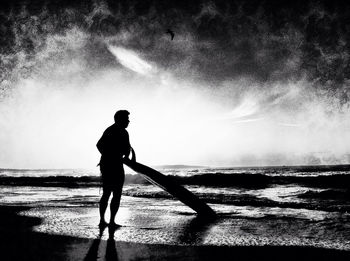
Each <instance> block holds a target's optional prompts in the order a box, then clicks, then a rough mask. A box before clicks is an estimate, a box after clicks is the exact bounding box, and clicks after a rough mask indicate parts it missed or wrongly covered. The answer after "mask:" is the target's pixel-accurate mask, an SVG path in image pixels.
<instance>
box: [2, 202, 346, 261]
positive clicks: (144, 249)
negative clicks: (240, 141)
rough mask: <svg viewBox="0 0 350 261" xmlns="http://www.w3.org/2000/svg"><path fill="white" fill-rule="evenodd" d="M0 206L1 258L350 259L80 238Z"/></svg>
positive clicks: (283, 249) (273, 249)
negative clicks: (53, 231) (49, 229)
mask: <svg viewBox="0 0 350 261" xmlns="http://www.w3.org/2000/svg"><path fill="white" fill-rule="evenodd" d="M30 208H31V207H27V206H0V216H1V221H2V222H1V225H0V233H1V234H2V237H1V238H2V240H1V241H2V242H1V244H0V251H1V260H104V258H106V259H107V260H108V259H109V258H111V259H113V260H139V259H143V260H149V259H152V260H213V259H217V260H232V259H235V260H280V259H283V260H295V259H296V258H298V259H300V260H306V259H310V258H312V259H315V258H323V259H326V260H327V259H328V260H331V259H333V260H349V257H350V251H344V250H334V249H325V248H316V247H302V246H300V247H299V246H183V245H181V246H180V245H166V244H146V243H145V244H143V243H131V242H123V241H115V240H114V239H107V240H106V239H101V238H99V237H96V238H95V239H89V238H79V237H72V236H63V235H53V234H48V233H42V232H35V231H33V227H34V226H37V225H39V224H41V223H42V222H43V219H41V218H38V217H27V216H22V215H18V214H17V213H18V212H20V211H25V210H29V209H30Z"/></svg>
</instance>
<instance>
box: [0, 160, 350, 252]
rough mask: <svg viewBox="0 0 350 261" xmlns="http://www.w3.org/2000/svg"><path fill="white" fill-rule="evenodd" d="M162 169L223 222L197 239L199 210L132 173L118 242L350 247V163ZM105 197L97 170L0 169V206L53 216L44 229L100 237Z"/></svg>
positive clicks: (122, 204) (122, 212) (125, 196)
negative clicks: (100, 211) (100, 212)
mask: <svg viewBox="0 0 350 261" xmlns="http://www.w3.org/2000/svg"><path fill="white" fill-rule="evenodd" d="M157 169H158V170H159V171H160V172H162V173H163V174H165V175H168V176H169V177H171V178H172V179H174V182H178V183H180V184H183V185H184V186H185V187H186V188H188V189H189V190H190V191H192V192H193V193H195V194H196V195H197V196H198V197H200V198H201V199H203V200H204V201H206V202H207V203H208V204H209V205H210V206H211V207H212V208H213V209H214V210H215V211H216V212H217V213H218V217H219V218H218V220H217V221H216V222H215V223H214V224H212V226H209V227H206V230H205V233H203V231H204V230H201V231H200V232H201V233H199V232H198V231H197V232H196V233H194V232H193V231H192V230H190V231H192V232H193V233H192V232H191V233H192V234H196V235H192V234H191V233H190V234H191V235H187V236H184V235H183V234H184V231H187V232H186V233H187V234H188V229H186V228H188V226H191V224H192V223H193V222H192V221H191V220H193V218H194V217H195V215H194V212H193V211H192V210H191V209H190V208H188V207H187V206H185V205H183V204H182V203H181V202H179V201H177V200H176V199H174V198H173V197H172V196H171V195H169V194H168V193H167V192H165V191H163V190H162V189H160V188H159V187H156V186H154V185H152V184H150V183H148V182H147V181H146V180H145V179H144V178H143V177H142V176H140V175H137V174H135V173H132V171H131V170H128V169H126V173H127V175H126V182H125V186H124V189H123V197H122V203H121V209H120V211H119V212H118V215H117V220H118V222H121V223H123V225H124V226H125V227H124V228H123V230H121V232H117V233H116V235H115V236H116V237H117V239H119V240H125V241H133V242H148V243H168V244H172V243H174V244H209V245H247V244H248V245H249V244H257V245H264V244H273V245H276V244H277V245H312V246H318V247H328V248H335V249H346V250H350V222H349V221H350V211H349V210H350V182H349V181H350V165H338V166H294V167H288V166H283V167H255V168H204V167H185V166H171V167H158V168H157ZM100 196H101V190H100V182H99V172H98V169H96V170H84V169H71V170H67V169H64V170H47V169H45V170H13V169H0V204H1V205H28V206H31V207H33V209H31V210H29V211H27V212H24V213H22V214H23V215H31V216H38V217H42V218H48V217H49V218H48V220H51V221H52V222H44V224H43V225H41V226H40V227H38V228H36V229H37V230H38V231H42V232H49V233H58V234H68V235H74V236H84V237H94V236H96V230H95V229H92V228H93V227H94V225H95V224H97V222H98V213H97V207H98V201H99V197H100ZM73 220H75V221H73ZM169 220H171V222H170V221H169ZM75 222H78V223H79V224H80V225H78V224H76V223H75ZM84 222H85V223H84ZM169 222H170V223H169ZM191 222H192V223H191ZM81 224H85V225H81ZM87 228H91V229H87ZM197 228H198V226H197ZM136 231H137V232H136ZM181 231H182V232H181ZM181 233H182V234H181ZM186 233H185V234H186ZM203 234H205V236H203Z"/></svg>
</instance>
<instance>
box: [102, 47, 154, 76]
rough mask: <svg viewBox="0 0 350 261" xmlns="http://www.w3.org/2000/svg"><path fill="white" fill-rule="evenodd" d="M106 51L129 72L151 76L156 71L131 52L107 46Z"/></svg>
mask: <svg viewBox="0 0 350 261" xmlns="http://www.w3.org/2000/svg"><path fill="white" fill-rule="evenodd" d="M108 49H109V50H110V52H111V53H112V54H113V55H114V56H115V57H116V59H117V60H118V61H119V62H120V64H122V65H123V66H125V67H126V68H128V69H129V70H132V71H134V72H137V73H139V74H142V75H151V74H153V73H155V72H156V71H157V70H156V68H155V67H154V66H152V65H151V64H149V63H148V62H146V61H145V60H143V59H142V58H141V57H140V56H139V55H138V54H137V53H135V52H134V51H132V50H128V49H125V48H123V47H119V46H112V45H109V46H108Z"/></svg>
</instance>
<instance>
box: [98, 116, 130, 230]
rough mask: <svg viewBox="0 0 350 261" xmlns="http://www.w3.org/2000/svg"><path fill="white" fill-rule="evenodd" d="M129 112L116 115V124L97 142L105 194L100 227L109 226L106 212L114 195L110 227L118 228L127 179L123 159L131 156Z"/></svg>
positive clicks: (103, 195)
mask: <svg viewBox="0 0 350 261" xmlns="http://www.w3.org/2000/svg"><path fill="white" fill-rule="evenodd" d="M129 114H130V113H129V112H128V111H126V110H119V111H117V112H116V113H115V115H114V122H115V123H114V124H113V125H111V126H109V127H108V128H107V129H106V130H105V131H104V133H103V135H102V137H101V138H100V140H99V141H98V142H97V149H98V150H99V152H100V153H101V160H100V163H99V165H100V170H101V175H102V188H103V193H102V197H101V200H100V223H99V226H100V227H105V226H106V225H107V223H106V221H105V218H104V216H105V212H106V209H107V205H108V199H109V197H110V195H111V194H112V193H113V197H112V200H111V204H110V210H111V216H110V222H109V225H110V227H117V226H118V225H117V224H116V223H115V222H114V218H115V216H116V214H117V212H118V209H119V205H120V198H121V195H122V189H123V184H124V179H125V173H124V168H123V157H128V156H129V154H130V148H131V146H130V142H129V134H128V132H127V131H126V128H127V127H128V125H129V122H130V121H129Z"/></svg>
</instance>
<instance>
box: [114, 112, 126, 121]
mask: <svg viewBox="0 0 350 261" xmlns="http://www.w3.org/2000/svg"><path fill="white" fill-rule="evenodd" d="M129 114H130V112H128V111H127V110H119V111H117V112H116V113H115V114H114V121H115V122H117V121H119V120H120V119H123V118H124V119H125V118H126V117H128V116H129Z"/></svg>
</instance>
